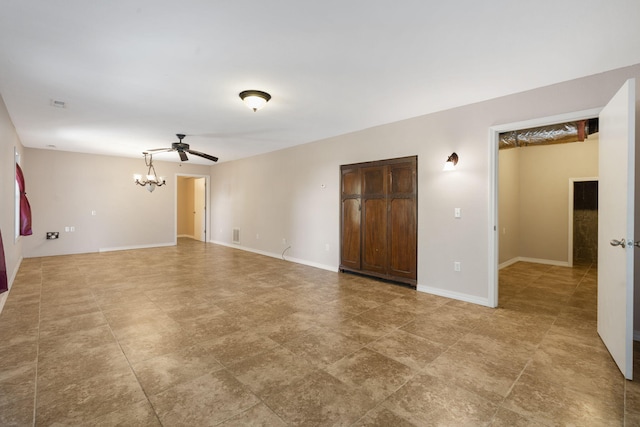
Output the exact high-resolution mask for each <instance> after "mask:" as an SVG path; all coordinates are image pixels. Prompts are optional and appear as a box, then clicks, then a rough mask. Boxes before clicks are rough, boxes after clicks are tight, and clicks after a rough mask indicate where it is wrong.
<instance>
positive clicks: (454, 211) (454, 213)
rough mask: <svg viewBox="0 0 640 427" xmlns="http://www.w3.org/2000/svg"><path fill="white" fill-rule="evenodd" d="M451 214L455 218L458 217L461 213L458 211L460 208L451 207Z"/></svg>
mask: <svg viewBox="0 0 640 427" xmlns="http://www.w3.org/2000/svg"><path fill="white" fill-rule="evenodd" d="M453 216H454V217H455V218H460V217H461V216H462V215H461V213H460V208H454V209H453Z"/></svg>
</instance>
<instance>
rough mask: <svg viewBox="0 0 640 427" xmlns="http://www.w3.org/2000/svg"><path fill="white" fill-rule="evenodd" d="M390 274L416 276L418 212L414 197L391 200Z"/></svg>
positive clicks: (411, 277) (413, 277) (410, 277)
mask: <svg viewBox="0 0 640 427" xmlns="http://www.w3.org/2000/svg"><path fill="white" fill-rule="evenodd" d="M389 204H390V209H389V274H390V275H392V276H400V277H406V278H409V279H415V278H416V252H417V251H416V246H417V245H416V243H417V242H416V212H415V202H414V200H413V199H409V198H402V199H392V200H390V201H389Z"/></svg>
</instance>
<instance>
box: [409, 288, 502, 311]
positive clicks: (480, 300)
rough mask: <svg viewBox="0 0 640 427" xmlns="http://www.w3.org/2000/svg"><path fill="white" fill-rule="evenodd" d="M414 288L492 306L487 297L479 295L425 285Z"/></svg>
mask: <svg viewBox="0 0 640 427" xmlns="http://www.w3.org/2000/svg"><path fill="white" fill-rule="evenodd" d="M416 290H417V291H418V292H424V293H427V294H432V295H438V296H440V297H446V298H451V299H456V300H460V301H464V302H470V303H472V304H478V305H483V306H485V307H491V308H493V307H492V306H491V304H489V299H488V298H480V297H476V296H473V295H469V294H463V293H460V292H453V291H447V290H445V289H440V288H434V287H431V286H425V285H418V286H417V287H416Z"/></svg>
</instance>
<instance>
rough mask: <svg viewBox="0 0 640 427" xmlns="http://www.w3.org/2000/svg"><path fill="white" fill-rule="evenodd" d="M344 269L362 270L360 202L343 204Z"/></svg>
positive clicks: (351, 200)
mask: <svg viewBox="0 0 640 427" xmlns="http://www.w3.org/2000/svg"><path fill="white" fill-rule="evenodd" d="M341 264H342V266H343V267H347V268H353V269H356V270H359V269H360V200H359V199H355V198H351V199H345V200H343V202H342V259H341Z"/></svg>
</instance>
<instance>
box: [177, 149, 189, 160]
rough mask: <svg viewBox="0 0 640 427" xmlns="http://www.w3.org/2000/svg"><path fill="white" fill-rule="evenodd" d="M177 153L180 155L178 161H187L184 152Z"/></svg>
mask: <svg viewBox="0 0 640 427" xmlns="http://www.w3.org/2000/svg"><path fill="white" fill-rule="evenodd" d="M178 153H179V154H180V160H182V161H183V162H186V161H187V160H189V158H188V157H187V153H185V152H184V151H178Z"/></svg>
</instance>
